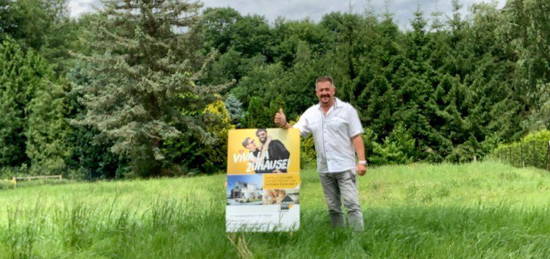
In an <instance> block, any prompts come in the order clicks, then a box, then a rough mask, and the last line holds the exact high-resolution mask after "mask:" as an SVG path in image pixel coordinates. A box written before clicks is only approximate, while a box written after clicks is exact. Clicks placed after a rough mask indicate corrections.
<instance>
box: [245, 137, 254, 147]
mask: <svg viewBox="0 0 550 259" xmlns="http://www.w3.org/2000/svg"><path fill="white" fill-rule="evenodd" d="M250 142H252V139H251V138H249V137H246V138H245V139H244V140H243V147H246V146H248V144H250Z"/></svg>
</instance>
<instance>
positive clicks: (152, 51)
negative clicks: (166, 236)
mask: <svg viewBox="0 0 550 259" xmlns="http://www.w3.org/2000/svg"><path fill="white" fill-rule="evenodd" d="M199 8H200V5H199V4H197V3H189V2H187V1H150V0H149V1H146V0H143V1H138V0H128V1H121V0H119V1H117V0H109V1H106V2H105V10H104V11H103V12H102V13H101V19H99V20H98V21H97V24H96V26H97V31H93V32H92V33H95V34H96V35H97V36H96V38H95V40H94V41H93V42H92V44H93V47H94V48H95V49H97V50H98V52H97V54H95V55H93V56H91V57H85V59H87V60H88V61H89V62H91V63H92V64H94V66H93V73H94V74H95V75H97V77H96V78H94V80H93V81H92V82H91V83H90V86H88V87H86V95H85V98H86V102H85V104H86V107H87V113H86V116H85V117H84V119H83V120H80V121H79V122H78V123H80V124H84V125H91V126H94V127H96V128H97V129H98V130H99V131H100V132H101V133H103V134H105V135H106V136H108V137H109V138H111V139H112V140H113V141H114V145H113V147H112V148H111V150H112V151H113V152H114V153H116V154H120V155H124V156H126V157H128V159H129V160H130V166H131V169H132V172H133V173H134V174H136V175H140V176H153V175H160V173H161V170H162V168H163V167H169V166H170V164H172V162H171V161H166V160H165V156H166V154H165V153H164V152H163V151H162V145H163V143H164V142H165V141H167V140H169V139H174V138H178V137H181V138H182V139H187V140H189V141H193V142H200V143H203V144H208V143H213V142H215V136H213V135H212V134H211V133H210V132H208V131H207V126H208V125H207V124H208V122H210V123H216V122H215V121H213V120H209V119H207V117H211V115H210V114H209V113H208V112H205V108H206V107H207V106H208V105H209V104H210V103H212V102H214V101H215V100H217V99H219V97H217V96H216V95H215V93H217V92H219V91H220V90H221V89H222V87H221V86H216V87H214V86H207V85H199V84H197V80H198V79H199V78H200V76H201V72H202V70H201V67H204V65H201V63H204V60H201V59H198V57H197V54H196V53H197V52H198V51H197V50H198V42H197V37H196V36H197V35H196V32H195V31H194V30H193V28H194V26H195V25H196V24H197V22H198V19H199V16H198V10H199ZM167 164H168V165H167Z"/></svg>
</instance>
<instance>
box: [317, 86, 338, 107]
mask: <svg viewBox="0 0 550 259" xmlns="http://www.w3.org/2000/svg"><path fill="white" fill-rule="evenodd" d="M335 93H336V89H335V88H334V87H333V86H332V84H331V83H330V82H328V81H323V82H318V83H317V85H316V86H315V94H316V95H317V98H319V102H320V103H321V104H324V105H328V104H330V102H331V100H332V98H333V97H334V94H335Z"/></svg>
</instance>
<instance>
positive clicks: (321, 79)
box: [315, 76, 334, 86]
mask: <svg viewBox="0 0 550 259" xmlns="http://www.w3.org/2000/svg"><path fill="white" fill-rule="evenodd" d="M319 82H330V84H331V85H332V86H334V80H333V79H332V77H331V76H320V77H317V79H316V80H315V85H317V83H319Z"/></svg>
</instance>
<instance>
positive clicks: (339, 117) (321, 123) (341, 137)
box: [294, 98, 363, 173]
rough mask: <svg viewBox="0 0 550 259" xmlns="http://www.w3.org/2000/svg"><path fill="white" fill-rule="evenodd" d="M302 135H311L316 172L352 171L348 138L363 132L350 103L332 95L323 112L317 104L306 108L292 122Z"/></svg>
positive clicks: (353, 165)
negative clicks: (313, 144) (332, 99)
mask: <svg viewBox="0 0 550 259" xmlns="http://www.w3.org/2000/svg"><path fill="white" fill-rule="evenodd" d="M294 128H297V129H299V130H300V133H301V135H302V136H304V137H305V136H307V135H309V134H310V133H312V134H313V139H314V141H315V151H316V152H317V171H319V172H320V173H336V172H342V171H346V170H355V164H356V163H355V149H354V147H353V143H352V140H351V139H352V137H355V136H357V135H359V134H361V133H363V127H362V126H361V121H360V120H359V116H358V115H357V111H356V110H355V108H353V106H351V104H349V103H346V102H343V101H341V100H340V99H338V98H335V102H334V105H332V107H330V109H329V110H328V112H327V113H326V114H325V113H324V112H323V110H322V109H321V105H320V104H316V105H313V106H311V107H309V108H308V109H307V110H306V111H305V112H304V113H303V114H302V116H301V117H300V119H299V120H298V122H297V123H296V124H294Z"/></svg>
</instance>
